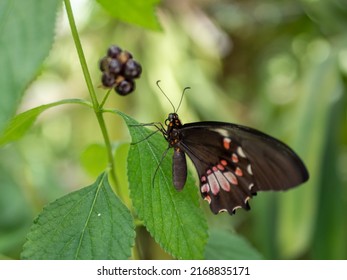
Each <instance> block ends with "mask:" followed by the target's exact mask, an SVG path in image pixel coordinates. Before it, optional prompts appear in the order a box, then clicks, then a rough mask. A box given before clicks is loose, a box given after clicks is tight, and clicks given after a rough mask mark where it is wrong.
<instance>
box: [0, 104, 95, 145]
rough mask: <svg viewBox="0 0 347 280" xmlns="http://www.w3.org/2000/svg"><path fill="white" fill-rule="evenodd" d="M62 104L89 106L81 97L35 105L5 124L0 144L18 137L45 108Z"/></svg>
mask: <svg viewBox="0 0 347 280" xmlns="http://www.w3.org/2000/svg"><path fill="white" fill-rule="evenodd" d="M62 104H81V105H86V106H91V105H89V103H88V102H87V101H85V100H81V99H64V100H61V101H58V102H54V103H49V104H45V105H41V106H39V107H35V108H33V109H30V110H28V111H25V112H23V113H21V114H18V115H16V116H15V117H14V118H13V119H12V120H11V121H10V122H9V123H8V125H7V127H6V129H5V130H4V133H3V134H2V135H1V137H0V146H2V145H5V144H7V143H9V142H12V141H16V140H18V139H20V138H21V137H22V136H23V135H24V134H25V133H26V132H27V131H28V129H29V128H30V127H31V126H32V125H33V123H34V122H35V120H36V118H37V117H38V116H39V115H40V114H41V113H42V112H44V111H45V110H47V109H49V108H52V107H55V106H58V105H62Z"/></svg>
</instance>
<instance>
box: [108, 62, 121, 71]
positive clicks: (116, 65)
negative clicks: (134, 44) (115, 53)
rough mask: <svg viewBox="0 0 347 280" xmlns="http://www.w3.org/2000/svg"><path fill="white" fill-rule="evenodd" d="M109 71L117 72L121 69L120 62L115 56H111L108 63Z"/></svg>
mask: <svg viewBox="0 0 347 280" xmlns="http://www.w3.org/2000/svg"><path fill="white" fill-rule="evenodd" d="M108 70H109V71H110V73H113V74H118V73H119V72H120V71H121V70H122V64H121V63H120V62H119V61H118V60H117V59H115V58H112V59H111V60H110V62H109V63H108Z"/></svg>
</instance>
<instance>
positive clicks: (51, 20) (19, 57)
mask: <svg viewBox="0 0 347 280" xmlns="http://www.w3.org/2000/svg"><path fill="white" fill-rule="evenodd" d="M60 4H61V0H51V1H37V0H27V1H22V0H3V1H0V49H1V52H0V68H1V75H0V100H1V102H0V132H2V130H3V129H4V127H5V125H6V123H7V122H8V120H9V119H10V118H11V117H12V116H13V115H14V113H15V111H16V109H17V107H18V105H19V103H20V101H21V97H22V95H23V93H24V90H25V88H26V87H27V86H28V84H29V83H30V82H31V81H32V80H33V78H34V77H35V76H36V74H37V72H38V70H39V67H40V65H41V64H42V62H43V60H44V59H45V58H46V56H47V55H48V53H49V50H50V48H51V45H52V42H53V37H54V29H55V19H56V15H57V10H58V8H59V6H60Z"/></svg>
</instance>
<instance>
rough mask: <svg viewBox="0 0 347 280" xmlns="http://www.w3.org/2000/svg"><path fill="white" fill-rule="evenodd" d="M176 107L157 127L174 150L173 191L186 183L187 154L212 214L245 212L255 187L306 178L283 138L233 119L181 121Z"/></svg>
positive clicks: (287, 184) (280, 186) (289, 184)
mask: <svg viewBox="0 0 347 280" xmlns="http://www.w3.org/2000/svg"><path fill="white" fill-rule="evenodd" d="M158 83H159V81H158V82H157V85H158V87H159V84H158ZM159 89H160V90H161V88H160V87H159ZM186 89H187V88H186ZM162 92H163V91H162ZM163 94H164V95H165V93H164V92H163ZM183 94H184V92H183ZM183 94H182V97H181V101H182V98H183ZM165 96H166V95H165ZM166 97H167V96H166ZM168 100H169V99H168ZM181 101H180V103H179V106H178V108H179V107H180V104H181ZM169 102H170V103H171V101H170V100H169ZM171 105H172V107H173V108H174V106H173V104H172V103H171ZM178 108H177V110H176V109H175V108H174V113H170V114H169V115H168V118H167V119H166V121H165V125H166V126H167V127H166V128H165V127H164V126H163V125H162V126H161V127H158V129H159V130H160V131H161V132H162V134H163V136H164V138H165V140H166V141H167V142H168V144H169V147H168V149H170V148H173V150H174V152H173V165H172V179H173V185H174V187H175V188H176V189H177V190H178V191H179V190H182V189H183V187H184V185H185V182H186V179H187V161H186V155H187V156H188V157H189V158H190V159H191V161H192V162H193V164H194V166H195V169H196V171H197V173H198V178H199V185H200V186H199V189H200V193H201V196H202V198H203V199H204V200H206V201H207V202H208V203H209V205H210V209H211V211H212V212H213V213H214V214H218V213H220V212H228V213H229V214H235V211H236V209H238V208H244V209H246V210H250V206H249V203H248V201H249V199H250V198H252V197H253V196H255V195H256V194H257V191H267V190H274V191H279V190H287V189H289V188H292V187H295V186H297V185H299V184H301V183H304V182H305V181H307V180H308V178H309V174H308V171H307V169H306V167H305V165H304V163H303V162H302V160H301V159H300V158H299V156H298V155H296V154H295V152H294V151H293V150H292V149H291V148H290V147H288V146H287V145H286V144H284V143H283V142H281V141H279V140H277V139H275V138H273V137H271V136H270V135H267V134H265V133H263V132H260V131H258V130H256V129H253V128H250V127H246V126H242V125H238V124H233V123H224V122H212V121H209V122H195V123H187V124H182V122H181V121H180V119H179V117H178V114H177V111H178Z"/></svg>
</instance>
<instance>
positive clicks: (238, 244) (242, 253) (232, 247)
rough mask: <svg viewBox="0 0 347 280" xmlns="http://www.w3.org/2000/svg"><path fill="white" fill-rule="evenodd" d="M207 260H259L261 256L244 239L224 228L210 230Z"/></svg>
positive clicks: (206, 253)
mask: <svg viewBox="0 0 347 280" xmlns="http://www.w3.org/2000/svg"><path fill="white" fill-rule="evenodd" d="M205 256H206V259H207V260H260V259H263V257H262V256H261V255H260V254H259V252H258V251H257V250H255V249H254V248H253V247H252V246H251V245H250V244H249V243H248V241H247V240H246V239H244V238H243V237H242V236H239V235H237V234H236V233H231V232H228V231H225V230H212V231H211V232H210V238H209V240H208V243H207V245H206V252H205Z"/></svg>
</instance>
